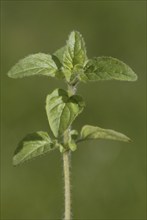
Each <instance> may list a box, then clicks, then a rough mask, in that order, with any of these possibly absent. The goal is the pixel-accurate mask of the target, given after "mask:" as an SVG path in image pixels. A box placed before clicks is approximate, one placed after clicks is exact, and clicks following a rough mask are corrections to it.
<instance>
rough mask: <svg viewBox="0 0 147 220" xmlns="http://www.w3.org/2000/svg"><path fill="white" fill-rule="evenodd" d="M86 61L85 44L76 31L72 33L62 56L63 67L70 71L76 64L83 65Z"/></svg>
mask: <svg viewBox="0 0 147 220" xmlns="http://www.w3.org/2000/svg"><path fill="white" fill-rule="evenodd" d="M86 60H87V56H86V48H85V42H84V39H83V38H82V35H81V34H80V33H79V32H77V31H72V32H71V34H70V36H69V39H68V41H67V45H66V48H65V51H64V55H63V66H64V68H65V69H68V70H72V69H73V67H74V66H75V65H77V64H81V65H82V66H83V65H84V63H85V61H86Z"/></svg>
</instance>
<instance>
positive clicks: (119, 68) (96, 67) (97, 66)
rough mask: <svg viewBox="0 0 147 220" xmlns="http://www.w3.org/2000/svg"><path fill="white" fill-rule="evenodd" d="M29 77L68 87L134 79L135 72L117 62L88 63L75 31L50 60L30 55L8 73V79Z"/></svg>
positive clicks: (98, 60) (109, 59) (104, 59)
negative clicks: (59, 81)
mask: <svg viewBox="0 0 147 220" xmlns="http://www.w3.org/2000/svg"><path fill="white" fill-rule="evenodd" d="M32 75H45V76H51V77H56V78H59V79H62V78H65V79H66V81H67V82H68V83H70V84H74V83H75V82H80V81H82V82H88V81H98V80H126V81H135V80H136V79H137V75H136V74H135V73H134V71H133V70H132V69H131V68H130V67H129V66H128V65H126V64H125V63H123V62H122V61H120V60H118V59H116V58H112V57H97V58H93V59H88V58H87V55H86V47H85V42H84V39H83V38H82V36H81V34H80V33H79V32H77V31H72V32H71V34H70V36H69V38H68V40H67V43H66V45H65V46H64V47H62V48H61V49H59V50H57V51H56V52H55V53H54V54H53V55H52V56H51V55H48V54H44V53H38V54H34V55H29V56H28V57H26V58H24V59H22V60H20V61H19V62H18V63H17V64H16V65H15V66H14V67H12V69H11V70H10V71H9V72H8V76H9V77H12V78H22V77H27V76H32Z"/></svg>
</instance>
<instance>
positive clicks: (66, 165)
mask: <svg viewBox="0 0 147 220" xmlns="http://www.w3.org/2000/svg"><path fill="white" fill-rule="evenodd" d="M67 91H68V94H69V96H73V95H74V94H75V93H76V86H72V85H68V89H67ZM69 131H70V128H68V129H67V130H66V131H65V132H64V137H63V142H64V147H66V146H67V145H68V140H69ZM63 169H64V189H65V195H64V197H65V213H64V220H71V188H70V150H67V151H65V152H64V153H63Z"/></svg>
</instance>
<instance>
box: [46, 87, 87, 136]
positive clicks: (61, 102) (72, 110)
mask: <svg viewBox="0 0 147 220" xmlns="http://www.w3.org/2000/svg"><path fill="white" fill-rule="evenodd" d="M83 108H84V102H83V99H82V98H81V97H80V96H78V95H74V96H71V97H69V96H68V93H67V92H66V91H65V90H62V89H56V90H54V91H53V92H52V93H51V94H50V95H48V96H47V99H46V112H47V117H48V121H49V124H50V127H51V130H52V132H53V134H54V136H55V137H58V136H59V135H62V134H63V133H64V131H65V130H66V129H67V128H68V127H69V126H70V125H71V124H72V122H73V121H74V119H75V118H76V117H77V116H78V115H79V114H80V113H81V112H82V110H83Z"/></svg>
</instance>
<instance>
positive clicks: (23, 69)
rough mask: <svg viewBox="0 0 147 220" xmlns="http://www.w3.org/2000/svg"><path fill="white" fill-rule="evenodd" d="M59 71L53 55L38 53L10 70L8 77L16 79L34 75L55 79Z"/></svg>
mask: <svg viewBox="0 0 147 220" xmlns="http://www.w3.org/2000/svg"><path fill="white" fill-rule="evenodd" d="M57 71H58V68H57V65H56V63H55V62H54V61H53V59H52V57H51V55H48V54H44V53H37V54H33V55H29V56H27V57H26V58H24V59H22V60H20V61H19V62H18V63H17V64H16V65H14V66H13V67H12V68H11V69H10V71H9V72H8V76H9V77H11V78H14V79H15V78H23V77H28V76H33V75H45V76H51V77H54V76H56V72H57Z"/></svg>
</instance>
